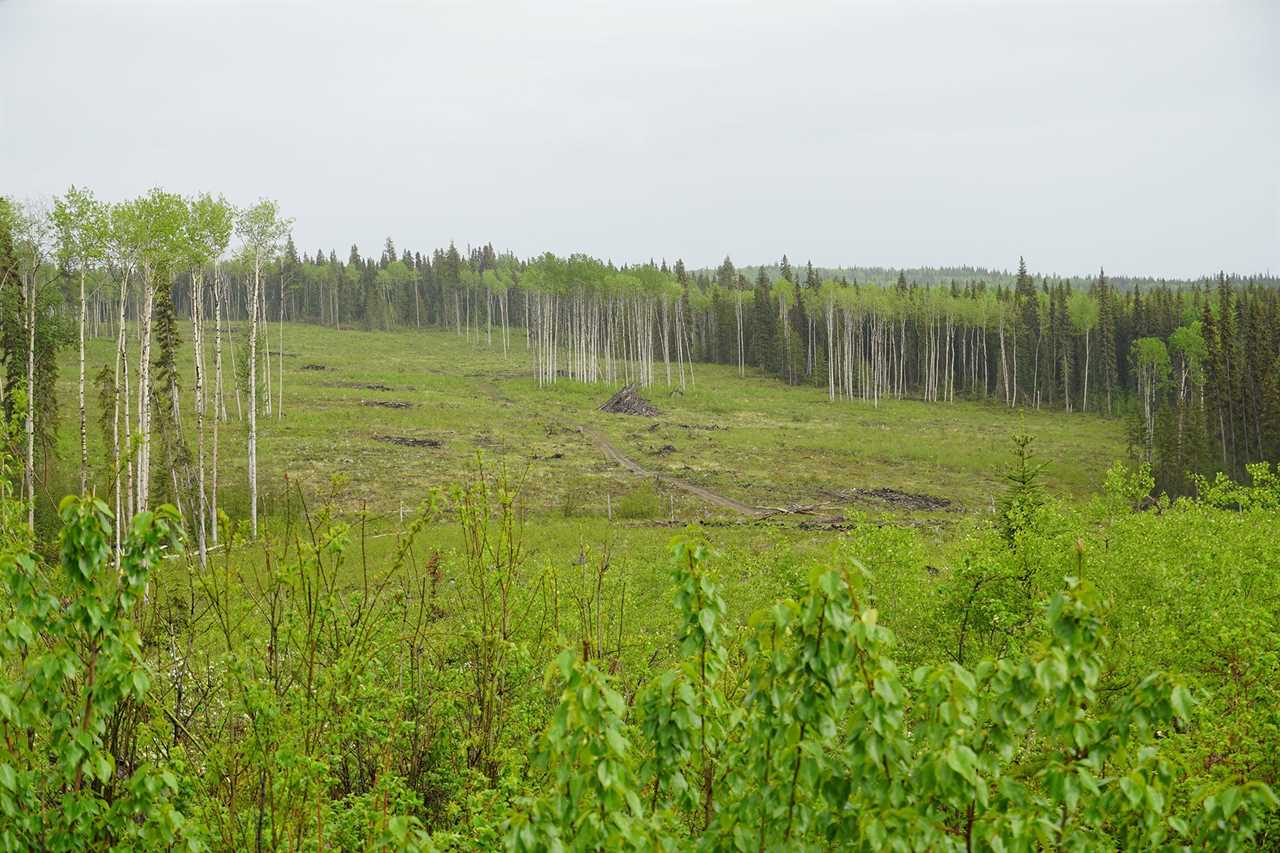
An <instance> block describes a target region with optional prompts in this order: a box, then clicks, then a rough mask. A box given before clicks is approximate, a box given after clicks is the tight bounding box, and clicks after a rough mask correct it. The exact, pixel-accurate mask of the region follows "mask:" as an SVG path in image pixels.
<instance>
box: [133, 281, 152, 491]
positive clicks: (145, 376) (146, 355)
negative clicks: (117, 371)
mask: <svg viewBox="0 0 1280 853" xmlns="http://www.w3.org/2000/svg"><path fill="white" fill-rule="evenodd" d="M152 279H153V273H152V271H147V273H146V274H145V275H144V276H143V281H142V290H143V308H142V323H141V326H140V328H139V330H138V334H139V337H140V346H139V356H138V433H139V434H140V435H141V444H140V445H139V447H138V478H137V479H138V505H137V511H138V512H145V511H146V510H147V509H148V508H149V507H150V505H151V314H152V311H153V309H154V306H155V282H154V281H153V280H152Z"/></svg>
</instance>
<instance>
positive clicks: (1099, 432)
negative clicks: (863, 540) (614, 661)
mask: <svg viewBox="0 0 1280 853" xmlns="http://www.w3.org/2000/svg"><path fill="white" fill-rule="evenodd" d="M277 334H278V328H275V327H273V329H272V336H273V340H272V348H273V357H272V369H273V372H274V375H273V383H278V381H279V372H278V371H279V363H280V359H279V356H278V354H277V353H275V352H274V351H275V349H276V348H277V347H278V338H276V335H277ZM233 338H234V340H235V341H236V343H237V344H240V342H241V339H240V336H239V334H238V331H237V333H236V334H235V335H234V336H233ZM514 343H515V344H516V346H515V347H514V348H513V351H512V353H511V355H510V356H509V357H505V358H504V356H503V355H502V353H501V351H500V350H497V351H495V350H491V349H488V348H485V347H476V346H474V345H472V344H469V343H467V342H466V341H464V340H462V339H460V338H458V337H457V336H456V335H454V334H452V333H449V332H438V331H430V332H410V331H405V332H398V333H386V332H378V333H368V332H361V331H334V330H331V329H324V328H318V327H315V326H308V325H286V327H285V347H284V350H285V356H284V387H285V395H284V399H285V405H284V416H283V417H279V416H278V412H277V413H276V414H274V415H273V416H272V417H266V416H265V413H264V414H262V415H260V418H261V420H260V425H259V459H260V462H259V465H260V477H261V489H262V494H263V500H264V509H265V510H266V513H267V515H268V517H270V516H272V515H276V516H278V515H280V514H282V507H283V504H282V500H281V499H282V495H283V494H284V492H285V489H286V477H287V478H288V483H289V484H291V485H298V486H301V488H302V490H303V492H304V493H305V494H306V495H307V496H308V500H309V501H310V502H311V503H312V504H313V505H315V504H319V503H327V504H331V505H332V506H333V507H334V509H335V510H337V511H338V512H339V513H343V514H347V515H348V516H352V515H354V514H355V513H357V512H359V511H361V510H364V511H365V519H366V521H365V524H366V526H367V529H368V531H369V532H370V533H371V534H373V538H370V539H369V540H368V542H367V543H366V544H367V549H368V552H367V557H368V559H369V560H370V561H371V562H373V563H376V561H378V560H379V559H381V558H383V557H385V556H387V554H389V552H390V551H391V549H392V548H393V547H394V542H395V539H394V536H392V535H390V533H389V531H390V530H392V529H393V528H394V527H395V526H396V524H397V522H398V521H399V519H400V517H401V513H402V512H403V513H404V514H405V515H409V514H412V512H413V511H414V510H415V508H416V507H418V506H419V505H420V504H421V503H422V501H423V500H424V498H425V497H426V496H427V495H428V494H429V492H430V491H431V490H432V489H436V488H441V487H447V486H449V485H450V484H452V483H455V482H458V481H460V480H463V479H466V478H468V477H470V476H472V475H473V474H474V473H475V470H476V465H477V459H478V454H482V455H483V459H484V464H485V465H486V466H488V467H490V468H492V467H493V466H496V465H499V464H504V465H506V466H507V468H508V470H509V471H510V472H511V473H512V474H513V475H516V476H523V478H524V483H525V486H524V491H523V495H524V499H525V519H526V522H525V534H526V543H527V546H528V548H529V559H530V561H531V563H532V564H533V565H534V566H536V567H539V568H540V569H545V570H553V569H554V570H555V571H556V572H573V571H578V570H579V569H578V568H575V567H577V566H579V565H581V556H582V555H583V554H584V553H589V554H590V555H592V556H591V559H592V560H594V559H595V555H598V554H599V553H600V552H601V551H602V549H604V548H606V547H608V548H609V549H610V551H611V553H612V554H613V564H614V565H615V566H622V567H624V574H625V575H626V577H627V579H628V582H629V584H630V587H631V592H630V595H629V598H630V602H631V603H630V604H629V605H628V607H629V609H631V610H632V612H636V611H637V610H638V612H640V613H645V614H646V616H645V621H646V622H647V623H651V624H652V623H654V622H655V621H656V622H660V621H661V619H660V618H658V617H657V616H654V617H652V618H651V617H650V616H649V615H648V612H647V611H648V610H649V609H650V608H651V609H652V612H654V613H655V614H660V613H662V612H665V611H666V610H667V607H666V602H667V600H668V599H667V596H666V592H667V582H666V576H665V573H666V569H665V564H666V560H665V548H666V545H667V542H668V541H669V540H670V538H671V536H672V534H673V533H675V532H676V530H677V529H678V528H680V527H682V526H683V525H685V524H687V523H690V522H694V521H700V522H703V523H705V524H706V525H707V528H706V529H707V533H708V535H709V537H710V538H711V540H712V542H713V543H714V544H715V545H716V546H717V547H719V548H721V549H723V550H725V551H727V552H729V553H731V554H732V555H734V556H733V559H732V560H730V561H726V563H725V565H726V566H728V565H729V564H730V563H731V564H732V566H733V570H732V571H726V572H725V574H726V575H732V577H730V578H727V579H726V583H727V589H726V592H727V593H728V597H729V600H730V602H731V603H740V604H741V606H742V609H739V608H738V607H737V606H734V607H733V609H734V610H735V611H737V612H738V614H739V615H740V616H745V614H746V613H747V612H749V608H750V606H751V605H752V603H754V602H763V601H769V600H772V599H773V598H774V597H776V596H777V595H778V594H779V593H780V592H782V591H783V589H785V587H786V586H787V585H788V584H789V583H791V582H792V581H796V582H800V581H803V578H804V572H803V571H802V570H801V569H800V568H799V566H800V564H801V563H802V562H803V561H804V560H805V559H806V555H813V554H815V553H818V552H825V550H826V548H827V545H828V543H829V542H830V541H831V540H832V534H831V533H829V532H827V531H823V530H805V529H802V528H801V527H800V526H798V524H797V523H796V522H797V521H802V520H804V519H805V518H806V517H805V516H781V517H777V518H775V519H771V520H769V521H768V522H766V523H758V522H757V523H750V522H748V521H747V520H746V519H744V518H743V517H741V516H740V515H738V514H735V513H733V512H731V511H728V510H725V509H722V508H719V507H716V506H713V505H709V504H707V503H706V502H705V501H701V500H699V499H698V498H696V497H694V496H693V495H690V494H688V493H686V492H683V491H680V490H677V489H672V488H670V487H668V486H667V485H665V484H663V483H660V482H659V483H655V482H653V481H652V480H646V479H645V478H643V477H638V476H636V475H634V474H632V473H630V472H627V471H624V470H623V469H621V468H619V467H618V466H616V465H613V464H611V463H609V461H608V460H607V459H606V458H605V456H604V454H603V453H602V452H601V451H600V449H599V448H598V446H597V445H596V444H595V443H594V442H593V441H592V439H591V438H590V437H589V434H590V433H594V434H596V435H599V436H603V437H604V438H605V439H606V440H608V441H609V442H611V443H612V444H613V445H614V446H615V447H616V448H617V449H618V450H619V451H620V452H621V453H624V454H626V455H627V456H629V457H630V458H631V459H633V460H635V461H636V462H637V463H639V464H640V465H641V466H643V467H644V468H645V469H647V470H649V471H653V472H655V473H658V474H661V475H664V476H675V477H679V478H683V479H685V480H687V481H689V482H692V483H695V484H697V485H700V486H703V487H705V488H707V489H710V490H712V491H714V492H716V493H718V494H722V495H725V496H727V497H730V498H734V499H736V500H739V501H743V502H745V503H748V504H752V505H758V506H770V507H779V506H787V505H792V504H814V503H819V502H823V503H824V504H825V505H824V506H823V508H822V510H821V511H822V512H823V513H836V512H841V511H844V506H843V502H841V501H840V500H837V499H835V498H833V497H832V496H831V495H832V494H835V493H840V492H843V491H845V490H849V489H855V488H861V489H875V488H881V489H883V488H887V489H896V490H899V491H902V492H910V493H920V494H927V495H933V496H939V497H944V498H947V499H949V500H951V501H952V502H953V504H952V506H950V507H948V508H947V509H945V510H924V511H921V510H912V509H909V508H903V507H900V506H895V505H892V504H888V503H885V502H883V501H878V500H875V499H865V500H858V501H856V502H854V503H853V504H852V505H851V506H850V507H849V509H850V510H851V511H853V512H856V513H859V514H865V515H866V516H867V517H869V518H873V519H884V520H887V521H892V522H904V523H909V524H911V525H913V526H916V527H919V528H923V532H924V533H925V535H924V536H922V537H919V540H918V541H920V542H923V543H924V549H927V550H928V551H929V552H931V553H926V551H925V550H924V549H920V550H919V552H918V553H914V554H913V555H911V558H910V560H908V561H907V563H909V564H912V565H914V566H915V568H914V569H910V571H912V573H913V576H914V575H915V574H917V573H918V575H919V577H920V578H921V579H923V580H922V583H923V581H924V580H927V576H926V575H925V573H924V569H923V566H924V563H925V561H926V559H932V558H935V557H936V556H937V552H941V551H943V550H944V549H945V548H946V546H947V543H948V542H950V541H951V540H952V539H953V538H954V534H953V531H955V530H957V529H958V528H962V527H963V525H964V522H966V521H970V520H975V519H978V518H981V517H983V516H985V515H986V514H987V513H989V512H990V510H991V496H992V495H993V494H998V493H999V492H1000V491H1001V490H1002V489H1003V484H1002V483H1001V477H1000V474H999V470H1000V468H1001V466H1002V465H1003V464H1004V463H1005V461H1006V460H1007V456H1008V448H1009V442H1008V436H1009V434H1010V433H1011V432H1013V431H1015V430H1019V429H1024V430H1027V431H1029V432H1031V433H1033V434H1035V435H1036V436H1037V442H1036V446H1037V449H1038V451H1039V452H1040V454H1041V455H1042V456H1043V457H1044V458H1046V459H1048V460H1056V461H1057V462H1058V463H1059V464H1053V465H1051V466H1050V468H1049V469H1048V471H1047V472H1046V476H1045V483H1046V485H1047V487H1048V489H1049V490H1050V491H1051V492H1054V493H1057V494H1058V495H1060V496H1063V497H1065V498H1068V499H1072V498H1079V497H1082V496H1084V495H1086V494H1088V493H1089V492H1090V491H1092V490H1093V489H1095V488H1096V486H1097V484H1098V483H1099V482H1100V481H1101V479H1102V474H1103V472H1104V471H1105V469H1106V467H1107V466H1108V465H1109V464H1110V463H1111V462H1112V461H1113V460H1114V459H1115V458H1116V457H1118V456H1120V455H1121V454H1122V452H1123V443H1122V438H1121V435H1122V429H1121V425H1120V424H1119V423H1118V422H1115V421H1108V420H1105V419H1101V418H1098V417H1094V416H1091V415H1079V414H1077V415H1070V416H1067V415H1063V414H1061V413H1036V412H1026V413H1021V412H1018V413H1014V412H1009V411H1008V410H1006V409H1003V408H1001V407H999V406H995V405H987V404H982V403H971V402H957V403H955V404H924V403H920V402H915V401H885V402H882V403H881V405H880V406H879V407H878V408H875V407H872V406H870V405H864V404H861V403H849V402H841V403H835V404H832V403H829V402H828V401H827V400H826V398H825V392H824V391H823V390H822V389H820V388H808V387H802V388H796V387H786V386H783V385H781V384H779V383H778V382H776V381H774V380H770V379H764V378H759V377H747V378H745V379H744V378H739V377H738V376H737V375H736V371H735V370H734V369H732V368H728V367H720V366H714V365H698V367H697V375H696V383H695V385H694V386H693V387H691V388H689V389H688V390H687V391H686V392H685V393H684V394H671V393H668V392H667V391H666V390H663V389H658V388H655V389H652V390H651V391H650V392H649V394H648V396H649V398H650V399H651V400H652V402H654V403H655V404H656V405H657V406H658V408H659V409H661V411H662V415H661V416H660V417H658V418H653V419H649V418H637V417H630V416H625V415H611V414H606V413H603V412H600V411H598V409H597V407H598V406H599V405H600V404H601V402H603V401H604V400H605V399H607V398H608V396H609V394H610V393H611V389H608V388H605V387H599V386H595V387H593V386H586V385H582V384H579V383H575V382H569V381H565V382H561V383H559V384H557V385H556V386H554V387H550V388H543V389H539V388H538V387H537V384H536V382H535V380H534V379H533V378H532V376H531V375H530V374H531V371H530V370H529V369H528V364H527V361H526V353H525V351H524V348H523V347H524V341H523V338H520V337H516V338H515V339H514ZM224 357H225V359H226V365H225V370H226V376H227V382H228V387H230V382H231V377H232V375H233V374H232V372H231V352H230V347H229V346H228V348H227V349H226V350H225V352H224ZM236 358H237V360H242V359H243V352H240V351H239V350H237V353H236ZM110 359H111V344H110V342H107V341H93V342H92V346H91V350H90V353H89V364H90V365H100V364H104V363H109V361H110ZM181 359H182V363H183V364H184V365H186V364H188V363H189V353H187V352H184V353H183V354H182V356H181ZM62 368H63V370H62V386H61V393H62V394H63V400H64V401H67V402H71V401H74V398H75V387H74V381H75V370H76V368H75V363H74V353H66V354H65V359H64V362H63V365H62ZM210 372H212V365H211V364H210ZM273 391H275V393H276V394H277V395H278V393H279V388H278V384H273ZM183 392H184V395H185V397H186V399H185V400H184V407H189V406H190V398H191V388H190V376H189V375H188V376H187V378H186V380H185V385H184V388H183ZM89 396H90V419H91V429H90V439H91V441H92V442H93V448H92V454H91V458H92V459H94V460H98V461H99V463H100V467H99V476H98V482H99V483H102V482H106V480H107V473H106V467H107V460H108V458H109V446H108V445H107V444H106V443H104V436H103V434H102V430H101V428H100V427H99V426H98V417H99V412H98V407H97V405H96V403H97V399H96V396H95V395H94V394H93V393H90V395H89ZM277 400H278V397H277ZM242 404H243V400H242ZM392 406H394V408H393V407H392ZM188 411H189V408H188ZM228 411H229V413H230V417H231V422H230V423H228V424H225V425H223V427H222V444H221V459H222V462H221V483H222V484H223V488H222V489H221V491H220V502H221V506H222V507H223V508H224V509H225V510H226V511H227V513H228V514H229V515H231V516H232V517H236V516H243V515H244V514H245V497H244V495H245V491H246V490H245V468H244V425H243V423H242V422H240V421H238V420H237V409H236V403H235V398H234V396H231V397H229V399H228ZM260 411H262V410H261V409H260ZM64 412H66V414H65V415H64V418H63V423H62V429H61V433H60V442H61V456H62V459H63V460H65V461H64V462H63V463H62V465H61V471H60V475H59V476H57V477H55V478H54V479H53V481H52V487H51V489H50V496H51V498H52V497H56V496H57V495H59V494H61V493H62V492H63V491H68V490H72V489H73V488H74V470H73V466H74V460H75V459H76V457H77V455H78V454H77V451H76V447H75V445H76V424H75V412H74V408H73V407H71V406H67V407H66V408H64ZM193 423H194V419H193V418H191V417H189V415H188V416H186V417H185V420H184V424H185V425H186V426H187V428H188V429H190V428H191V427H192V426H193ZM581 430H586V433H584V432H583V431H581ZM405 440H408V441H405ZM423 440H427V441H431V442H439V446H423V445H422V444H421V442H422V441H423ZM396 442H399V443H396ZM415 442H416V443H415ZM609 508H612V510H613V516H614V520H613V521H612V522H610V521H609V520H608V519H607V518H606V515H607V511H608V509H609ZM429 539H430V547H431V548H436V549H439V550H441V551H442V552H444V553H445V554H446V555H451V554H454V553H456V552H457V550H458V548H459V545H460V541H459V539H458V534H457V530H456V526H455V525H453V524H452V523H441V524H438V525H434V526H433V527H432V528H431V529H430V531H429ZM788 566H790V567H791V568H790V569H788V568H787V567H788ZM792 576H794V577H792ZM788 577H790V578H791V581H789V580H787V578H788Z"/></svg>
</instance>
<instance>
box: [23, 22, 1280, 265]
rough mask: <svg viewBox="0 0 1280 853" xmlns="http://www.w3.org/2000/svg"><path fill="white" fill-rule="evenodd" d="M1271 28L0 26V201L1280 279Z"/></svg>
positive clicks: (489, 234)
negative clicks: (194, 198) (204, 206)
mask: <svg viewBox="0 0 1280 853" xmlns="http://www.w3.org/2000/svg"><path fill="white" fill-rule="evenodd" d="M1277 6H1280V3H1275V2H1271V0H1218V2H1211V1H1210V0H1204V2H1193V3H1178V2H1171V0H1159V1H1158V2H1137V0H1129V2H1115V0H1113V2H1106V3H1068V2H1039V1H1038V0H1022V2H1013V0H1006V2H959V0H934V2H913V3H905V4H904V3H900V2H892V3H891V2H888V0H884V2H862V3H848V2H846V3H830V4H828V3H808V2H798V0H791V2H783V0H777V2H761V3H754V4H749V5H748V4H746V3H728V2H689V0H684V2H666V0H656V2H655V0H643V2H635V3H608V4H605V3H586V2H565V1H564V0H542V2H529V3H499V2H483V0H473V2H426V1H425V0H420V2H399V3H390V2H369V0H360V2H355V0H347V2H325V3H321V2H311V3H304V2H279V0H277V2H270V0H268V2H254V3H247V2H246V3H238V2H212V0H169V2H160V0H153V2H139V1H138V0H132V2H129V1H128V0H115V2H96V3H95V2H70V0H0V192H4V193H7V194H11V195H14V196H17V197H20V198H25V197H34V196H41V195H50V194H54V193H59V192H61V191H63V190H64V189H65V188H66V187H67V185H68V184H71V183H75V184H77V185H87V186H89V187H91V188H93V189H94V190H95V191H96V192H97V193H98V195H99V196H100V197H105V198H112V199H118V198H123V197H126V196H129V195H133V194H137V193H140V192H143V191H145V190H146V189H147V188H148V187H151V186H157V185H158V186H163V187H165V188H166V189H170V190H175V191H180V192H184V193H185V192H196V191H202V190H212V191H215V192H222V193H225V194H226V195H227V196H228V198H230V199H231V200H232V201H235V202H238V203H244V202H248V201H252V200H254V199H256V198H257V197H259V196H269V197H272V198H275V199H277V200H279V201H280V203H281V205H282V206H283V208H284V209H285V211H286V212H287V213H288V214H289V215H291V216H293V217H295V218H296V225H295V229H294V231H295V236H296V239H297V241H298V243H299V247H300V250H305V251H308V252H310V251H314V250H315V249H316V248H317V247H323V248H325V249H329V248H335V249H337V250H338V252H339V254H340V255H342V256H344V257H345V255H346V251H347V248H348V247H349V246H350V244H351V243H352V242H356V243H358V244H359V245H360V247H361V249H362V250H363V251H365V252H377V251H378V250H379V249H380V247H381V245H382V241H383V239H384V238H385V237H386V236H387V235H390V236H391V237H392V238H393V239H394V240H395V241H396V243H397V245H399V246H402V247H404V246H408V247H412V248H422V249H425V248H430V247H433V246H437V245H442V244H445V243H447V242H448V241H449V240H451V239H452V240H455V241H456V242H457V243H458V244H459V245H465V244H468V243H479V242H485V241H492V242H493V243H494V245H495V246H496V247H498V248H499V249H502V248H508V249H511V250H513V251H515V252H516V253H518V254H521V255H529V254H533V253H536V252H541V251H545V250H548V249H550V250H552V251H556V252H560V253H564V252H570V251H585V252H589V253H591V254H594V255H598V256H601V257H606V258H612V259H613V260H615V261H618V262H622V261H634V260H644V259H648V258H649V257H654V258H661V257H665V258H667V259H669V260H674V259H675V258H676V257H683V258H684V259H685V261H686V263H688V264H690V265H691V266H702V265H713V264H715V263H718V262H719V260H720V259H721V258H723V257H724V255H726V254H729V255H731V256H732V257H733V259H734V260H735V261H737V262H739V263H743V264H751V263H760V262H771V261H773V260H776V259H777V258H778V257H779V256H780V255H781V254H782V253H783V252H786V253H788V254H789V255H790V257H791V259H792V260H793V261H798V262H803V261H805V260H812V261H813V262H814V263H815V264H819V265H826V266H835V265H842V264H843V265H853V264H866V265H886V266H916V265H949V264H973V265H984V266H992V267H998V268H1008V267H1012V266H1014V265H1015V264H1016V262H1017V257H1018V256H1019V255H1025V256H1026V258H1027V261H1028V264H1029V265H1030V266H1031V267H1032V269H1033V270H1035V271H1039V272H1058V273H1085V272H1089V271H1091V270H1096V269H1097V268H1098V267H1099V266H1105V267H1106V268H1107V270H1108V271H1110V272H1114V273H1126V274H1153V275H1172V276H1196V275H1200V274H1202V273H1208V272H1211V271H1215V270H1217V269H1219V268H1225V269H1227V270H1234V271H1237V272H1241V273H1250V272H1261V271H1265V270H1267V269H1270V271H1271V272H1273V273H1274V272H1277V271H1280V11H1277V8H1276V7H1277Z"/></svg>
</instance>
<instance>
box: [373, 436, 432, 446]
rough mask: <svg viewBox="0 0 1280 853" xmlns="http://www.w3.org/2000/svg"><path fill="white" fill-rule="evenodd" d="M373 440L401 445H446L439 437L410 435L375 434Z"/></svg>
mask: <svg viewBox="0 0 1280 853" xmlns="http://www.w3.org/2000/svg"><path fill="white" fill-rule="evenodd" d="M373 440H374V441H381V442H384V443H386V444H395V445H399V446H400V447H444V442H443V441H441V440H440V439H438V438H414V437H412V436H408V435H375V436H374V437H373Z"/></svg>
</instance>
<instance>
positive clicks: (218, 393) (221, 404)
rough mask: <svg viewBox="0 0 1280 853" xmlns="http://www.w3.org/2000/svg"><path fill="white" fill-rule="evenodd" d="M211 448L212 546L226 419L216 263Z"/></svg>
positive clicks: (220, 285) (220, 302) (214, 541)
mask: <svg viewBox="0 0 1280 853" xmlns="http://www.w3.org/2000/svg"><path fill="white" fill-rule="evenodd" d="M213 374H214V379H213V384H214V392H213V393H214V397H213V448H212V454H211V458H210V468H211V469H212V471H211V474H212V477H211V480H210V483H209V532H210V539H211V540H212V541H213V544H214V545H217V544H218V426H219V424H220V423H222V422H223V421H225V420H226V419H227V399H226V395H225V394H224V393H223V390H222V281H221V277H220V276H219V275H218V262H217V261H214V263H213Z"/></svg>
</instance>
